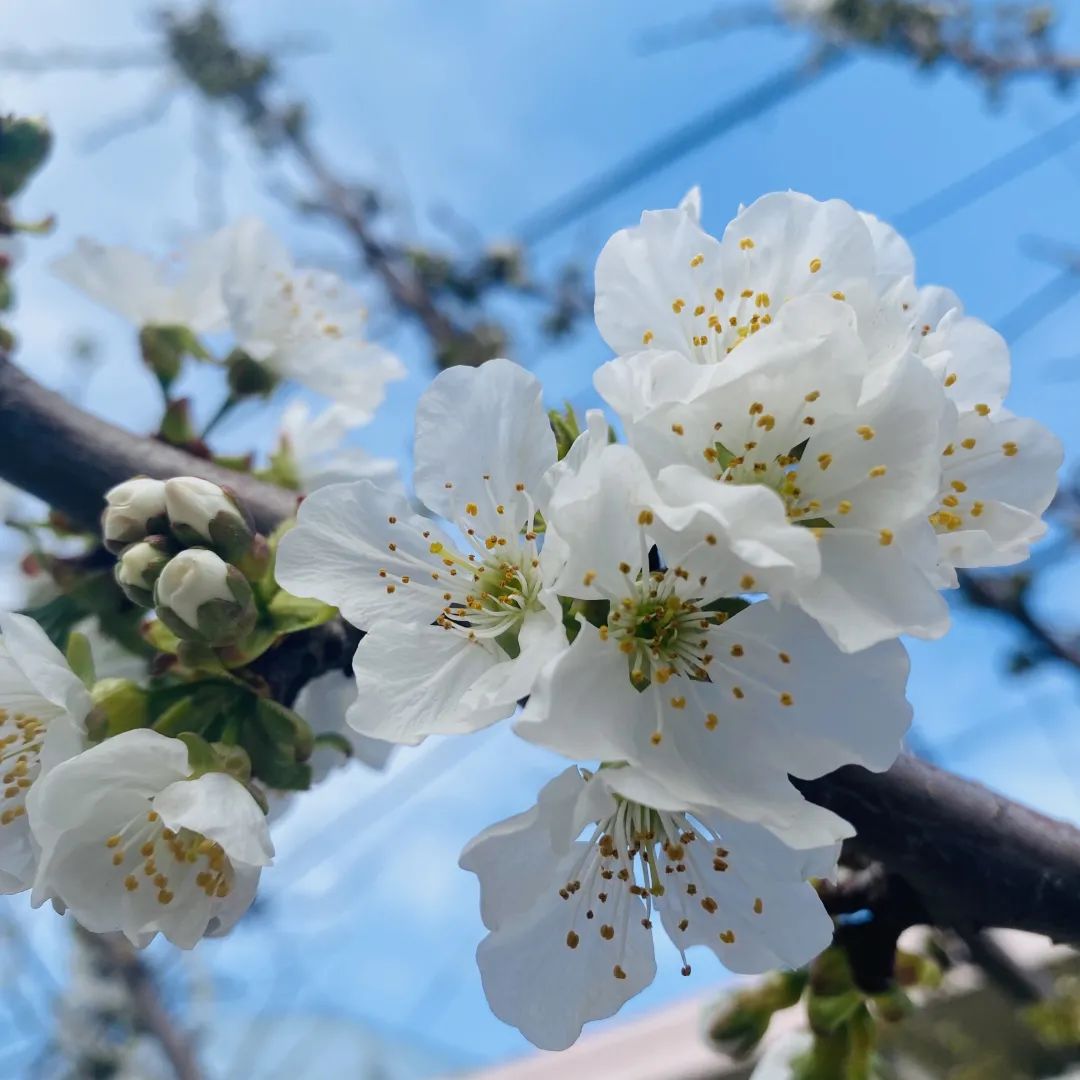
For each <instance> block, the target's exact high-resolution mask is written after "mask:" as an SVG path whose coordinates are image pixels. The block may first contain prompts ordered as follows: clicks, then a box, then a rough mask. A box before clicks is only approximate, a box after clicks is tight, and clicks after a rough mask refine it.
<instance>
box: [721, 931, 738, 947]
mask: <svg viewBox="0 0 1080 1080" xmlns="http://www.w3.org/2000/svg"><path fill="white" fill-rule="evenodd" d="M720 940H721V941H722V942H723V943H724V944H725V945H734V944H735V931H734V930H724V931H722V932H721V934H720Z"/></svg>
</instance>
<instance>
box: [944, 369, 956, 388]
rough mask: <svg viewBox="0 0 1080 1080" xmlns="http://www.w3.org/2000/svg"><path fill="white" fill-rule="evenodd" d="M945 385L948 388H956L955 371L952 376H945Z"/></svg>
mask: <svg viewBox="0 0 1080 1080" xmlns="http://www.w3.org/2000/svg"><path fill="white" fill-rule="evenodd" d="M945 385H946V386H955V385H956V372H955V371H953V372H951V373H950V374H948V375H946V376H945Z"/></svg>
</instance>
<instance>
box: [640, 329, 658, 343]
mask: <svg viewBox="0 0 1080 1080" xmlns="http://www.w3.org/2000/svg"><path fill="white" fill-rule="evenodd" d="M654 336H655V335H654V334H653V332H652V331H651V330H646V331H645V333H644V334H642V335H641V344H642V345H648V344H649V343H650V342H651V341H652V339H653V337H654Z"/></svg>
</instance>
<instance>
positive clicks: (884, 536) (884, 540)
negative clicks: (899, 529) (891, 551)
mask: <svg viewBox="0 0 1080 1080" xmlns="http://www.w3.org/2000/svg"><path fill="white" fill-rule="evenodd" d="M892 542H893V534H892V530H891V529H882V530H881V532H879V533H878V543H879V544H880V545H881V546H882V547H888V546H889V545H890V544H891V543H892Z"/></svg>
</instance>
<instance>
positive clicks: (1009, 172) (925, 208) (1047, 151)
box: [891, 113, 1080, 236]
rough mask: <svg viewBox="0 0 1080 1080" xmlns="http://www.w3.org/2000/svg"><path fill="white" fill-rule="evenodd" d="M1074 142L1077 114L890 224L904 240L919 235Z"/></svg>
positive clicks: (1079, 134) (1079, 125)
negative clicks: (906, 237)
mask: <svg viewBox="0 0 1080 1080" xmlns="http://www.w3.org/2000/svg"><path fill="white" fill-rule="evenodd" d="M1077 141H1080V113H1075V114H1073V115H1072V116H1070V117H1068V118H1067V119H1065V120H1062V121H1061V123H1059V124H1055V125H1054V126H1053V127H1050V128H1047V129H1046V130H1045V131H1041V132H1039V134H1037V135H1034V136H1032V137H1031V138H1030V139H1027V140H1026V141H1025V142H1022V143H1021V144H1020V145H1019V146H1014V147H1012V148H1011V149H1009V150H1006V151H1005V153H1003V154H999V155H998V156H997V157H994V158H991V159H990V160H989V161H987V162H986V163H985V164H983V165H980V166H979V167H978V168H977V169H974V170H973V171H972V172H969V173H968V174H967V175H966V176H962V177H960V179H959V180H954V181H953V182H952V183H951V184H947V185H946V186H945V187H943V188H941V189H939V190H938V191H936V192H934V194H933V195H930V196H929V197H928V198H925V199H923V200H921V201H920V202H917V203H915V205H914V206H910V207H908V209H907V210H905V211H903V213H900V214H897V215H896V216H895V217H893V218H892V219H891V224H892V225H894V226H895V228H896V229H897V231H898V232H900V233H902V234H903V235H904V236H913V235H915V234H916V233H919V232H922V231H923V230H924V229H928V228H930V226H931V225H937V224H939V223H940V222H942V221H944V220H945V219H946V218H950V217H952V216H953V214H955V213H957V212H958V211H960V210H963V209H966V208H967V207H968V206H971V204H972V203H974V202H977V201H978V200H979V199H982V198H984V197H985V196H987V195H989V194H990V193H991V192H993V191H996V190H997V189H998V188H1000V187H1003V186H1004V185H1005V184H1008V183H1009V182H1011V181H1012V180H1016V179H1018V178H1019V177H1021V176H1023V175H1024V174H1025V173H1029V172H1031V170H1032V169H1035V168H1037V167H1038V166H1039V165H1042V164H1043V163H1044V162H1046V161H1049V160H1050V159H1051V158H1052V157H1056V156H1057V155H1058V154H1061V153H1064V151H1065V150H1067V149H1068V148H1069V147H1070V146H1072V145H1073V144H1074V143H1076V142H1077Z"/></svg>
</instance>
